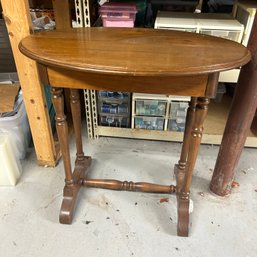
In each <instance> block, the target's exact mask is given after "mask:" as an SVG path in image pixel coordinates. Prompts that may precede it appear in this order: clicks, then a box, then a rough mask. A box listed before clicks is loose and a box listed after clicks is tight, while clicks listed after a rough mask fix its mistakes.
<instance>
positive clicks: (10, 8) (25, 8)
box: [1, 0, 57, 166]
mask: <svg viewBox="0 0 257 257" xmlns="http://www.w3.org/2000/svg"><path fill="white" fill-rule="evenodd" d="M1 4H2V8H3V15H4V18H5V22H6V26H7V29H8V33H9V38H10V42H11V46H12V51H13V54H14V59H15V63H16V68H17V72H18V76H19V80H20V84H21V88H22V93H23V98H24V103H25V107H26V110H27V114H28V119H29V123H30V128H31V132H32V137H33V141H34V146H35V151H36V155H37V160H38V163H39V165H48V166H55V164H56V160H57V154H56V151H55V147H54V141H53V135H52V130H51V126H50V120H49V115H48V108H47V104H46V101H45V94H44V88H43V86H42V85H41V82H40V79H39V73H38V69H37V66H36V62H34V61H32V60H31V59H28V58H27V57H25V56H24V55H23V54H21V53H20V51H19V49H18V44H19V42H20V40H21V39H23V38H24V37H26V36H28V35H29V34H30V33H31V31H32V24H31V18H30V13H29V5H28V0H19V1H15V0H1Z"/></svg>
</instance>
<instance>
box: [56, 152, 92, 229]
mask: <svg viewBox="0 0 257 257" xmlns="http://www.w3.org/2000/svg"><path fill="white" fill-rule="evenodd" d="M91 161H92V159H91V157H89V156H85V157H84V159H83V160H77V161H76V163H75V169H74V172H73V175H72V179H73V183H72V184H70V185H65V187H64V189H63V201H62V205H61V210H60V215H59V221H60V223H62V224H71V223H72V219H73V212H74V209H75V205H76V200H77V196H78V193H79V190H80V187H81V186H82V179H83V178H84V177H85V172H86V171H88V168H89V166H90V164H91Z"/></svg>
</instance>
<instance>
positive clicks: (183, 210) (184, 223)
mask: <svg viewBox="0 0 257 257" xmlns="http://www.w3.org/2000/svg"><path fill="white" fill-rule="evenodd" d="M196 103H197V104H196ZM208 104H209V99H208V98H206V97H199V98H198V99H197V102H196V100H195V99H192V101H191V104H190V107H189V110H188V111H189V113H188V116H187V122H186V131H185V135H184V142H183V144H184V145H185V146H184V147H183V148H182V153H181V158H180V161H179V164H178V165H177V166H176V175H177V183H178V189H177V200H178V227H177V233H178V235H179V236H188V227H189V192H190V185H191V180H192V175H193V169H194V166H195V162H196V158H197V154H198V150H199V146H200V143H201V138H202V132H203V122H204V119H205V117H206V115H207V111H208ZM195 106H196V108H195ZM189 130H190V132H189Z"/></svg>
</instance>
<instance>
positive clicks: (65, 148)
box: [51, 87, 91, 224]
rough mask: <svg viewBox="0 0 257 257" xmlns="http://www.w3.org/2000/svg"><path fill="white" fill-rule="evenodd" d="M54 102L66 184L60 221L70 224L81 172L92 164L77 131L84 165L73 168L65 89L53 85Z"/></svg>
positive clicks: (77, 106)
mask: <svg viewBox="0 0 257 257" xmlns="http://www.w3.org/2000/svg"><path fill="white" fill-rule="evenodd" d="M51 94H52V102H53V106H54V109H55V112H56V117H55V121H56V130H57V134H58V139H59V143H60V148H61V152H62V156H63V164H64V171H65V186H64V189H63V202H62V206H61V211H60V216H59V221H60V223H64V224H70V223H71V222H72V218H73V212H74V208H75V203H76V199H77V194H78V191H79V188H80V187H81V180H80V178H81V174H82V173H83V172H84V170H85V169H86V168H87V167H88V166H89V165H90V162H91V159H89V158H84V154H83V150H82V141H81V139H80V143H79V137H81V136H78V133H76V134H77V135H76V139H77V138H78V139H77V140H76V142H77V150H78V155H77V156H78V158H77V159H79V160H80V161H83V165H79V166H78V167H75V171H74V172H72V170H71V161H70V150H69V139H68V125H67V121H66V116H65V114H64V100H63V89H62V88H55V87H52V89H51ZM74 105H75V107H74V108H73V111H74V112H75V111H76V109H77V108H79V104H77V101H76V100H75V104H74ZM79 118H80V115H77V117H76V118H75V120H77V119H79ZM80 123H81V121H79V122H78V124H79V125H75V127H76V129H74V130H76V131H77V132H80Z"/></svg>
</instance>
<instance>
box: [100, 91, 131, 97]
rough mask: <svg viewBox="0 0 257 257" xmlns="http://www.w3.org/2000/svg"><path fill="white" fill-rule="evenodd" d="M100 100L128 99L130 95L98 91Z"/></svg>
mask: <svg viewBox="0 0 257 257" xmlns="http://www.w3.org/2000/svg"><path fill="white" fill-rule="evenodd" d="M98 97H99V98H109V99H128V97H129V93H127V92H112V91H102V90H100V91H98Z"/></svg>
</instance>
